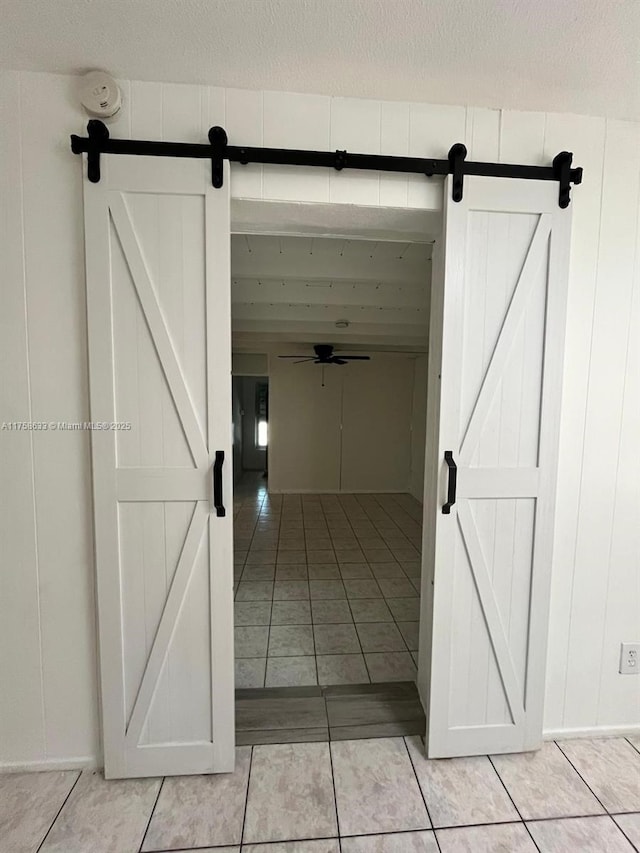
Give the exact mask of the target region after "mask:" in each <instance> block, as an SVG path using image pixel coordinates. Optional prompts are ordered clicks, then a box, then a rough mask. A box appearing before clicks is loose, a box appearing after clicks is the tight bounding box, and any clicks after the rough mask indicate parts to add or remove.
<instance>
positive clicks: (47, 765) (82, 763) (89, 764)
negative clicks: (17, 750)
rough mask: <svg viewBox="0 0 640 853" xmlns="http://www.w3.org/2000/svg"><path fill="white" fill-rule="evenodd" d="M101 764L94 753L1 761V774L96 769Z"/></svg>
mask: <svg viewBox="0 0 640 853" xmlns="http://www.w3.org/2000/svg"><path fill="white" fill-rule="evenodd" d="M99 766H101V765H99V764H98V759H97V758H96V757H95V756H92V755H78V756H73V757H71V758H47V759H45V760H44V761H0V774H5V773H25V772H37V771H40V770H95V769H96V768H97V767H99Z"/></svg>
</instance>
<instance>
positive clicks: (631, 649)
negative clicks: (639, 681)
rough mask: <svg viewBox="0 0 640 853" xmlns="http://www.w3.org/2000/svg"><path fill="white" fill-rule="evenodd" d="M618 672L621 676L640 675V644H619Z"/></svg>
mask: <svg viewBox="0 0 640 853" xmlns="http://www.w3.org/2000/svg"><path fill="white" fill-rule="evenodd" d="M619 671H620V673H621V674H622V675H639V674H640V643H621V644H620V670H619Z"/></svg>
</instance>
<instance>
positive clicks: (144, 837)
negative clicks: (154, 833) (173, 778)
mask: <svg viewBox="0 0 640 853" xmlns="http://www.w3.org/2000/svg"><path fill="white" fill-rule="evenodd" d="M166 778H167V777H166V776H163V777H162V779H161V780H160V787H159V788H158V793H157V794H156V798H155V800H154V802H153V808H152V809H151V814H150V815H149V820H148V821H147V825H146V826H145V828H144V834H143V836H142V840H141V841H140V846H139V847H138V853H141V851H142V848H143V847H144V842H145V840H146V838H147V833H148V832H149V827H150V826H151V821H152V820H153V815H154V814H155V811H156V806H157V805H158V800H159V799H160V794H161V792H162V788H163V787H164V783H165V779H166Z"/></svg>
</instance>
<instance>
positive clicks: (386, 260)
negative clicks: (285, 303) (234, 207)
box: [231, 236, 431, 284]
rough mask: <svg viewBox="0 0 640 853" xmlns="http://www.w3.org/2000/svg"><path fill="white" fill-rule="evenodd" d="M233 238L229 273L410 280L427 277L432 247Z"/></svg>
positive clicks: (279, 276)
mask: <svg viewBox="0 0 640 853" xmlns="http://www.w3.org/2000/svg"><path fill="white" fill-rule="evenodd" d="M290 243H291V238H289V240H288V239H287V238H277V237H269V238H265V237H261V238H258V237H254V236H251V237H233V238H232V242H231V277H232V278H236V279H241V278H280V279H298V280H300V279H316V280H327V279H328V280H331V279H345V280H356V281H386V282H399V281H402V282H404V281H414V282H416V283H421V284H425V283H427V282H429V281H430V279H431V263H430V255H431V246H417V245H416V244H410V243H394V244H389V243H369V242H357V241H347V240H322V239H317V240H311V239H308V238H305V239H303V240H302V241H300V240H299V239H297V240H296V241H295V242H294V243H293V245H290Z"/></svg>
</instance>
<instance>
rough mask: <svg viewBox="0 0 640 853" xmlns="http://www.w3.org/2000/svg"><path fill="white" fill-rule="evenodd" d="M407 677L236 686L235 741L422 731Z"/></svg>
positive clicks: (415, 694) (421, 715) (242, 743)
mask: <svg viewBox="0 0 640 853" xmlns="http://www.w3.org/2000/svg"><path fill="white" fill-rule="evenodd" d="M425 730H426V719H425V715H424V710H423V708H422V704H421V702H420V698H419V696H418V691H417V688H416V685H415V684H414V683H413V682H409V681H406V682H405V681H402V682H390V683H384V684H340V685H335V686H327V687H317V686H315V687H268V688H255V689H244V690H236V743H237V744H238V746H247V745H254V744H268V743H304V742H310V741H331V740H352V739H358V738H376V737H401V736H406V735H424V733H425Z"/></svg>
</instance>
